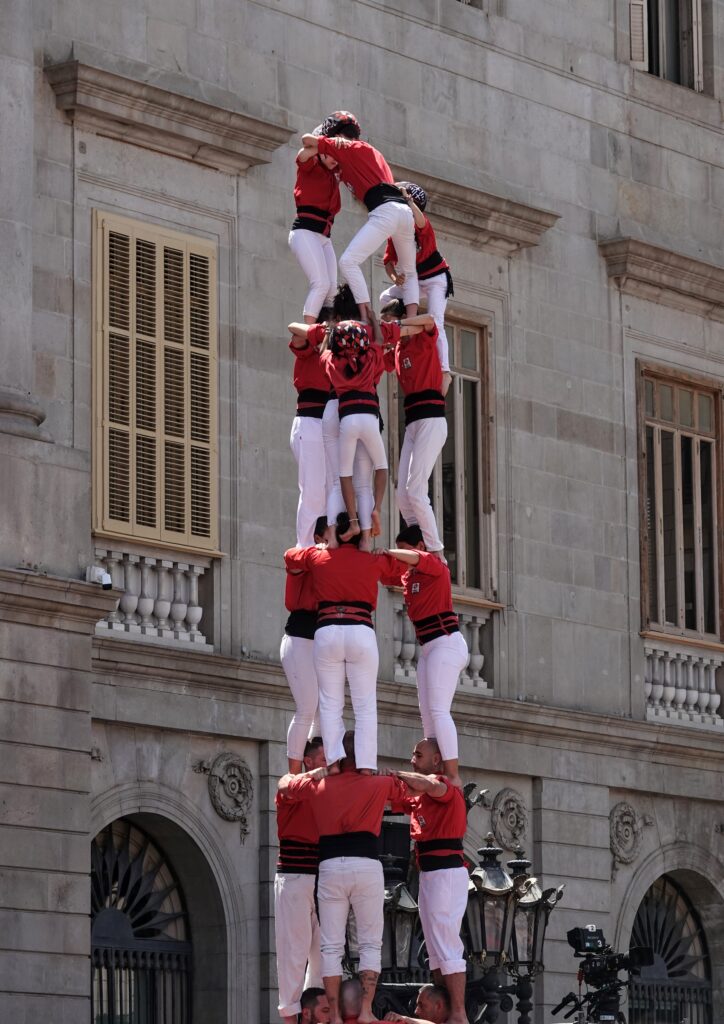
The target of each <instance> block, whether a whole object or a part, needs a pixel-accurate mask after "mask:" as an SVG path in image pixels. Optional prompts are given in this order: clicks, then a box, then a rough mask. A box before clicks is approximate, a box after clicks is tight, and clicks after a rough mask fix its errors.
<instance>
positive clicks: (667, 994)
mask: <svg viewBox="0 0 724 1024" xmlns="http://www.w3.org/2000/svg"><path fill="white" fill-rule="evenodd" d="M631 945H632V946H649V947H651V949H653V952H654V963H653V965H652V966H651V967H644V968H642V969H641V975H640V977H633V978H632V980H631V988H630V994H629V1024H682V1022H685V1024H712V1022H713V1015H712V978H711V963H710V958H709V947H708V943H707V939H706V935H705V932H704V928H703V926H702V923H701V920H700V918H699V915H698V914H697V912H696V910H695V908H694V905H693V904H692V902H691V900H690V899H689V897H688V896H687V894H686V892H685V890H684V888H683V887H682V885H680V884H679V882H678V881H677V879H676V878H674V877H673V875H662V876H661V877H660V878H658V879H657V880H656V881H655V882H654V884H653V885H652V886H651V887H650V888H649V890H648V891H647V892H646V894H645V895H644V898H643V900H642V901H641V904H640V906H639V909H638V911H637V914H636V919H635V921H634V925H633V930H632V932H631Z"/></svg>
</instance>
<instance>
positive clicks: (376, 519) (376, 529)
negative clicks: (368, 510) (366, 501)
mask: <svg viewBox="0 0 724 1024" xmlns="http://www.w3.org/2000/svg"><path fill="white" fill-rule="evenodd" d="M381 533H382V521H381V520H380V513H379V512H378V511H377V509H376V508H375V509H373V510H372V536H373V537H379V535H380V534H381Z"/></svg>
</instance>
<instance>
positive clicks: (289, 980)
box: [274, 736, 329, 1024]
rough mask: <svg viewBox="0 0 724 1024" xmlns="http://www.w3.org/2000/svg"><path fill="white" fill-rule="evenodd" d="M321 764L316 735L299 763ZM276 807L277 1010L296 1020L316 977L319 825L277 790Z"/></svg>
mask: <svg viewBox="0 0 724 1024" xmlns="http://www.w3.org/2000/svg"><path fill="white" fill-rule="evenodd" d="M325 764H326V761H325V759H324V748H323V746H322V740H321V737H319V736H317V737H315V738H314V739H312V740H310V741H309V742H308V743H307V745H306V748H305V751H304V768H305V770H306V771H314V770H315V769H319V768H322V769H323V768H324V766H325ZM300 777H301V776H300ZM276 809H277V834H278V836H279V860H278V861H277V872H276V875H275V877H274V922H275V941H276V954H277V976H278V979H279V1014H280V1016H281V1018H282V1020H284V1021H287V1022H289V1024H291V1022H292V1021H293V1022H294V1024H296V1021H297V1014H298V1013H299V1012H300V1011H301V1009H302V1006H301V1003H300V997H301V995H302V991H303V989H304V988H309V987H310V986H311V987H317V988H318V987H319V986H320V985H321V982H322V975H321V964H320V953H319V921H318V919H317V911H316V908H315V904H314V888H315V885H316V881H317V869H318V866H319V831H318V829H317V826H316V823H315V822H314V820H313V819H312V818H311V817H310V815H309V814H307V813H306V812H305V810H304V808H303V806H302V805H300V804H299V803H298V802H296V801H294V800H291V799H288V798H287V797H285V795H284V794H283V793H281V792H278V793H277V796H276ZM305 975H306V983H305ZM327 1019H329V1018H327Z"/></svg>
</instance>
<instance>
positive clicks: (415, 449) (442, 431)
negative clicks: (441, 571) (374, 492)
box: [397, 416, 447, 551]
mask: <svg viewBox="0 0 724 1024" xmlns="http://www.w3.org/2000/svg"><path fill="white" fill-rule="evenodd" d="M446 438H447V420H446V419H445V418H444V417H443V416H436V417H434V418H431V419H427V420H416V422H415V423H410V424H409V425H408V426H407V427H405V436H404V438H403V441H402V448H401V449H400V465H399V468H398V478H397V504H398V507H399V509H400V515H401V516H402V518H403V519H404V520H405V522H406V523H407V525H408V526H411V525H412V524H413V523H417V524H418V526H419V527H420V529H421V530H422V536H423V540H424V541H425V547H426V548H427V550H428V551H442V549H443V547H444V546H445V545H444V544H443V542H442V540H441V539H440V533H439V531H438V528H437V521H436V520H435V513H434V512H433V508H432V505H431V503H430V496H429V483H430V476H431V475H432V471H433V469H434V468H435V463H436V462H437V458H438V455H439V454H440V452H441V451H442V449H443V445H444V444H445V440H446Z"/></svg>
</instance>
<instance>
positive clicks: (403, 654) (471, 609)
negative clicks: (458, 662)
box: [392, 591, 493, 696]
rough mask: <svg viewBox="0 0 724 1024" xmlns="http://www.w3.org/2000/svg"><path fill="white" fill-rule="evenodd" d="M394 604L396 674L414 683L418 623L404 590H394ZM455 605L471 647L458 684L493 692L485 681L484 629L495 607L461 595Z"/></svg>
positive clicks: (462, 687)
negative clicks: (412, 617)
mask: <svg viewBox="0 0 724 1024" xmlns="http://www.w3.org/2000/svg"><path fill="white" fill-rule="evenodd" d="M392 606H393V611H394V627H393V633H392V639H393V643H394V663H393V664H394V668H393V674H394V679H395V682H396V683H407V682H410V683H415V681H416V668H417V659H418V657H419V655H420V645H419V644H418V642H417V638H416V636H415V627H414V626H413V625H412V623H411V622H410V619H409V617H408V615H407V612H406V610H405V602H404V601H403V598H402V594H401V593H398V592H397V591H393V594H392ZM453 609H454V610H455V612H456V613H457V616H458V619H459V621H460V632H461V633H462V635H463V637H464V638H465V642H466V643H467V645H468V650H469V651H470V657H469V658H468V663H467V665H466V666H465V668H464V669H463V671H462V672H461V673H460V682H459V683H458V686H459V687H460V688H461V689H465V690H475V692H476V693H482V694H486V695H488V696H492V693H493V688H492V686H491V685H490V684H489V683H487V682H486V681H485V677H484V675H483V671H484V668H485V654H484V649H485V648H484V644H483V631H484V629H485V628H486V626H487V623H488V622H489V621H490V616H491V615H492V609H490V608H485V607H480V606H479V605H478V604H472V603H467V602H466V601H465V600H464V599H462V598H453Z"/></svg>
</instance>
